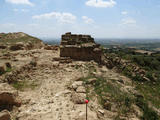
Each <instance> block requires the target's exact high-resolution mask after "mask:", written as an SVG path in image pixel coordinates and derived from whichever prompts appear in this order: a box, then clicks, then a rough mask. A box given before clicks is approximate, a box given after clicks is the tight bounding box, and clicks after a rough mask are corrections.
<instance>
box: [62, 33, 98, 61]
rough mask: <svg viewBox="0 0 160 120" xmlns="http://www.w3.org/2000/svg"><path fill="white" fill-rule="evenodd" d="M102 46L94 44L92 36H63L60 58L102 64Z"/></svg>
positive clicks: (67, 34) (68, 34) (69, 34)
mask: <svg viewBox="0 0 160 120" xmlns="http://www.w3.org/2000/svg"><path fill="white" fill-rule="evenodd" d="M99 47H100V45H98V44H96V43H95V42H94V39H93V38H92V37H91V36H90V35H74V34H73V35H72V34H71V33H66V34H65V35H62V41H61V46H60V57H70V58H72V59H76V60H83V61H89V60H95V61H96V62H98V63H100V62H101V49H100V48H99Z"/></svg>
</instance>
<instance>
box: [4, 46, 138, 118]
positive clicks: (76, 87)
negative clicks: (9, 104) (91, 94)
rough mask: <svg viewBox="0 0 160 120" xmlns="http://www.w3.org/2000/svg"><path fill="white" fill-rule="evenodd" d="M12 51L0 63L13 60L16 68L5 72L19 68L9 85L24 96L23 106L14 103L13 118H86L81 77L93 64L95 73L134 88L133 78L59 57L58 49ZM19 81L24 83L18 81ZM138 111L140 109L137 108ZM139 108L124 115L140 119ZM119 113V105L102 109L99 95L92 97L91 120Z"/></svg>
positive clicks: (12, 62) (126, 89)
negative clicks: (98, 98) (138, 116)
mask: <svg viewBox="0 0 160 120" xmlns="http://www.w3.org/2000/svg"><path fill="white" fill-rule="evenodd" d="M9 54H10V56H11V58H10V59H3V61H1V63H3V62H4V63H5V62H6V60H8V62H10V63H11V65H12V67H13V71H11V72H9V73H6V74H9V75H11V77H12V76H14V74H15V73H14V71H16V70H17V69H19V72H17V74H16V76H14V77H12V78H14V79H11V81H10V82H9V83H10V87H12V86H14V88H13V89H14V90H16V89H18V90H17V93H18V98H19V99H20V100H21V106H20V107H13V109H12V110H10V114H11V116H12V118H13V119H17V120H85V110H86V105H85V103H84V101H85V98H86V88H85V87H84V84H83V81H82V80H81V79H80V78H84V77H86V76H87V75H88V74H89V72H90V70H89V68H90V67H93V68H94V69H96V72H92V74H94V75H95V76H103V77H106V78H108V79H112V80H115V81H116V83H115V84H120V85H121V89H122V91H126V92H128V91H129V90H130V91H134V87H132V84H131V80H130V79H128V78H126V77H124V76H121V75H119V74H117V73H115V72H113V71H111V70H108V69H107V68H106V67H105V66H100V65H98V64H97V63H95V62H94V61H89V62H82V61H72V60H70V59H68V58H66V59H63V58H59V50H45V49H35V50H19V51H12V52H10V53H9ZM2 57H3V55H1V58H2ZM33 63H34V64H35V65H34V64H33ZM32 64H33V65H32ZM27 66H28V67H27ZM22 68H23V69H22ZM6 76H7V75H3V76H2V77H1V84H6V82H8V78H7V77H6ZM12 81H18V82H14V83H12ZM22 81H27V83H26V82H22ZM4 82H5V83H4ZM19 82H22V83H23V84H18V83H19ZM28 83H30V84H28ZM135 111H138V112H140V111H139V110H137V109H136V110H135ZM138 112H137V113H136V112H135V113H133V114H131V115H129V116H130V118H128V117H124V119H127V120H138V119H139V118H137V117H136V116H137V115H136V114H140V113H138ZM117 115H118V112H117V111H116V108H114V107H113V108H112V110H106V109H103V108H102V106H101V105H100V104H99V103H98V100H97V99H92V100H90V102H89V104H88V120H98V119H102V120H103V119H105V120H113V119H115V118H116V116H117Z"/></svg>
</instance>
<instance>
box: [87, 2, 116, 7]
mask: <svg viewBox="0 0 160 120" xmlns="http://www.w3.org/2000/svg"><path fill="white" fill-rule="evenodd" d="M116 4H117V3H116V2H115V1H114V0H108V1H105V0H88V1H87V2H86V5H87V6H91V7H102V8H107V7H114V6H115V5H116Z"/></svg>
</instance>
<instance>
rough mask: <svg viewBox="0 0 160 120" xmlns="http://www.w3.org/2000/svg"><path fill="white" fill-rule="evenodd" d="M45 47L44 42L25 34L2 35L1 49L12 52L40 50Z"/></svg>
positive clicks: (0, 34) (0, 37) (0, 40)
mask: <svg viewBox="0 0 160 120" xmlns="http://www.w3.org/2000/svg"><path fill="white" fill-rule="evenodd" d="M43 46H44V43H43V42H42V40H40V39H38V38H36V37H33V36H30V35H28V34H26V33H23V32H15V33H0V47H1V48H9V49H10V50H24V49H26V50H28V49H39V48H42V47H43Z"/></svg>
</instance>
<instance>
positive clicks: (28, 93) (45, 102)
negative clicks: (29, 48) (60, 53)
mask: <svg viewBox="0 0 160 120" xmlns="http://www.w3.org/2000/svg"><path fill="white" fill-rule="evenodd" d="M53 56H57V54H54V53H51V52H50V53H48V54H41V55H39V56H38V60H39V61H38V64H39V65H42V64H45V66H46V67H45V69H44V68H39V69H36V70H35V71H34V73H32V75H33V76H32V79H36V80H38V81H40V82H41V85H40V86H39V87H38V88H36V89H35V90H24V91H21V92H19V95H20V97H21V98H22V100H23V102H24V104H23V105H22V106H21V108H20V110H19V113H18V118H19V120H76V119H77V118H78V119H77V120H81V118H82V119H83V118H84V116H85V114H84V112H85V104H80V105H76V104H74V103H73V102H72V101H71V91H70V90H69V89H68V88H67V87H68V85H70V84H71V83H72V82H73V81H74V80H75V79H76V78H78V77H82V76H83V74H82V72H81V71H79V70H76V69H74V68H73V67H69V66H68V65H67V64H61V65H58V64H57V63H56V62H52V58H53ZM73 64H74V63H73ZM73 64H72V65H73ZM51 66H54V67H51ZM89 111H90V110H89ZM91 113H92V112H91ZM94 114H96V113H94ZM94 114H93V115H94ZM78 115H80V116H82V117H77V116H78ZM89 120H90V119H89ZM92 120H93V119H92Z"/></svg>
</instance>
